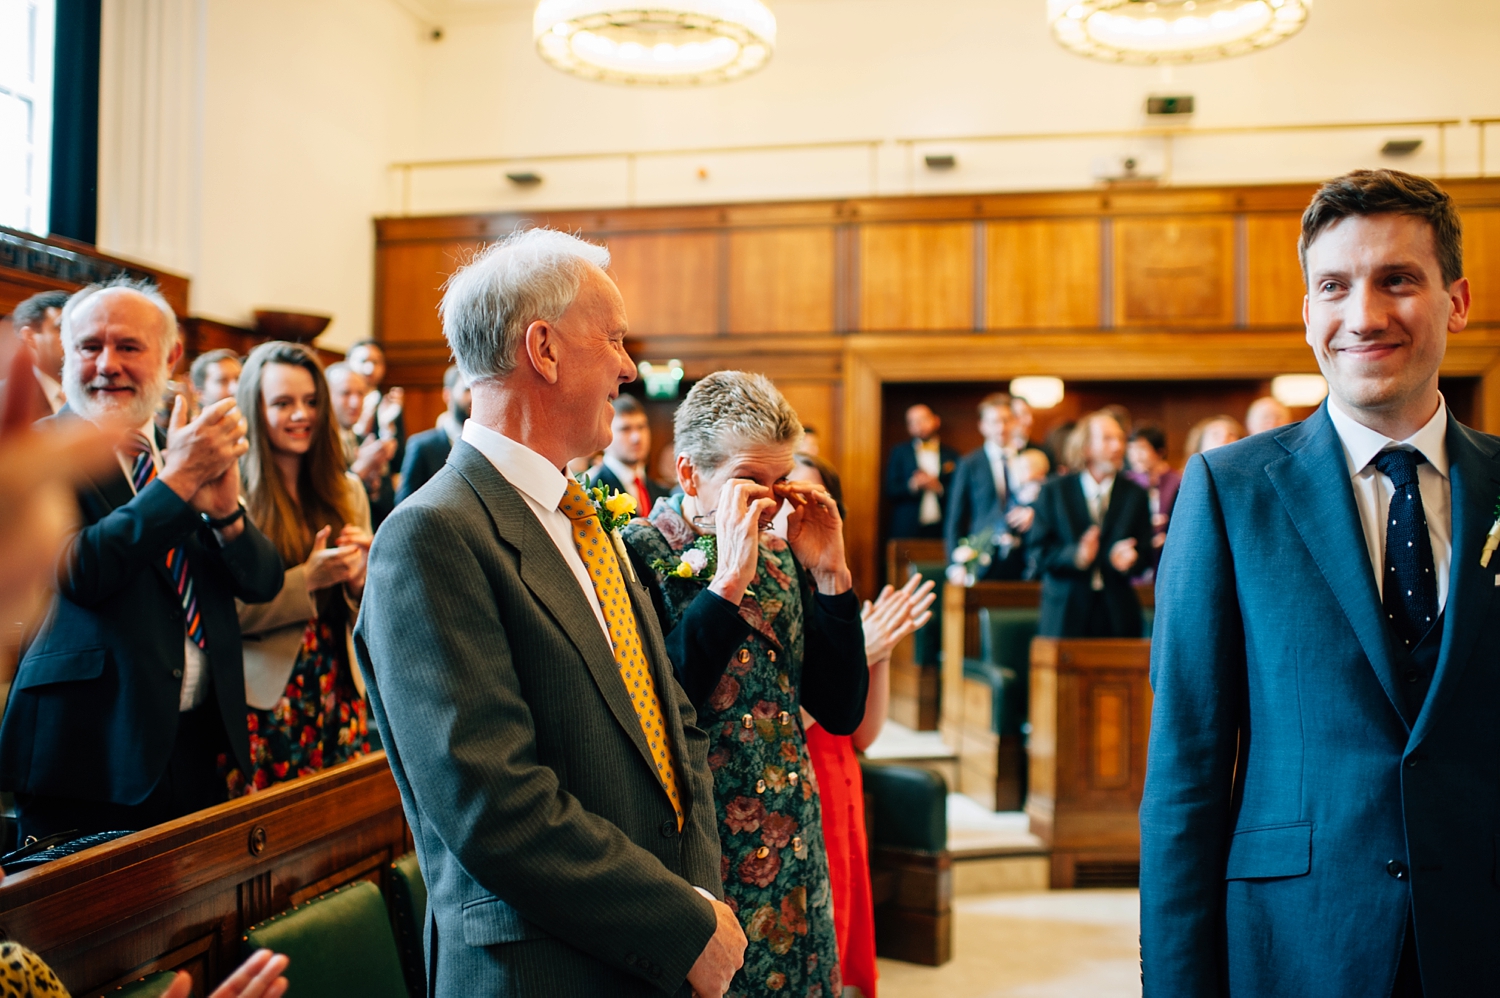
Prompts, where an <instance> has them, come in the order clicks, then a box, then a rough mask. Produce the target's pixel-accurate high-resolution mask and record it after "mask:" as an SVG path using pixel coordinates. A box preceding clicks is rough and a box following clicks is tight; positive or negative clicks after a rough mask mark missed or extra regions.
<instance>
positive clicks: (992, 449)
mask: <svg viewBox="0 0 1500 998" xmlns="http://www.w3.org/2000/svg"><path fill="white" fill-rule="evenodd" d="M984 456H985V457H987V458H989V459H990V463H991V464H993V463H995V462H996V461H1003V460H1005V459H1006V458H1007V457H1009V456H1010V454H1009V453H1008V452H1007V451H1006V449H1005V448H1004V447H1002V446H1000V445H999V444H997V443H995V442H994V441H993V440H986V441H985V442H984Z"/></svg>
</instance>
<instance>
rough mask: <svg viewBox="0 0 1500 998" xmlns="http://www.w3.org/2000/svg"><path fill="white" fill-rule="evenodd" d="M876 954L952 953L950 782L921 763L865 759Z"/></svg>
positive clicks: (937, 960)
mask: <svg viewBox="0 0 1500 998" xmlns="http://www.w3.org/2000/svg"><path fill="white" fill-rule="evenodd" d="M861 769H862V771H863V773H864V782H865V806H866V807H867V808H868V814H867V818H868V821H869V825H870V831H871V841H870V886H871V893H872V898H873V901H874V903H875V951H876V952H877V953H878V954H879V955H881V956H883V957H888V958H890V959H893V960H905V961H907V962H909V963H921V964H926V965H928V966H932V967H936V966H940V965H942V964H944V963H947V962H948V960H949V959H950V958H951V957H952V954H953V915H952V907H953V857H952V854H951V853H949V851H948V784H947V783H946V782H945V781H944V780H943V778H942V777H941V776H939V775H937V774H936V773H934V772H932V771H930V770H926V769H919V768H917V767H915V766H900V765H894V764H892V765H881V764H878V763H868V762H867V763H865V764H863V766H862V767H861Z"/></svg>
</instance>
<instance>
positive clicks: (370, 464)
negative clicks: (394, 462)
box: [349, 437, 396, 489]
mask: <svg viewBox="0 0 1500 998" xmlns="http://www.w3.org/2000/svg"><path fill="white" fill-rule="evenodd" d="M395 456H396V441H394V440H385V439H382V438H381V437H369V438H368V439H366V440H365V442H364V443H362V444H360V445H359V453H358V454H356V455H355V457H354V464H353V465H351V466H350V468H349V470H350V471H352V472H354V474H355V475H357V476H358V477H359V479H360V481H362V482H364V483H365V485H366V486H368V487H369V488H371V489H379V488H380V480H381V479H382V478H384V477H385V473H386V469H388V468H389V467H390V466H391V458H393V457H395Z"/></svg>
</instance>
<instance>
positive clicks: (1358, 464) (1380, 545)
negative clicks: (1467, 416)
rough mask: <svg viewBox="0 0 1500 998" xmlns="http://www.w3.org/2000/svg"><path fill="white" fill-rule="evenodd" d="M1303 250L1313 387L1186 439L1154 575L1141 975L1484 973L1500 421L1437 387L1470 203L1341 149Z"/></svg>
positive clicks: (1420, 988) (1327, 989) (1497, 807)
mask: <svg viewBox="0 0 1500 998" xmlns="http://www.w3.org/2000/svg"><path fill="white" fill-rule="evenodd" d="M1298 249H1299V253H1300V254H1301V257H1302V264H1303V270H1304V276H1305V278H1306V280H1307V288H1308V292H1307V297H1306V298H1305V299H1304V303H1303V319H1304V322H1305V324H1306V327H1307V341H1308V343H1309V345H1310V346H1311V347H1312V348H1313V353H1314V354H1315V355H1316V357H1317V360H1318V365H1319V367H1320V368H1321V370H1322V372H1323V374H1324V376H1325V377H1326V378H1327V380H1328V385H1329V392H1330V395H1329V398H1328V400H1327V402H1326V403H1325V404H1324V405H1323V406H1322V407H1321V408H1319V409H1318V411H1317V412H1316V413H1314V414H1313V416H1312V417H1311V418H1310V419H1308V420H1307V421H1306V422H1303V423H1300V424H1296V425H1293V426H1287V427H1283V428H1281V429H1279V430H1275V431H1272V432H1268V433H1262V434H1258V435H1256V436H1253V437H1251V438H1249V439H1247V440H1245V441H1242V442H1241V443H1238V444H1234V445H1232V446H1229V447H1224V448H1220V449H1218V450H1215V451H1212V452H1210V453H1207V454H1204V455H1201V456H1199V457H1195V458H1194V459H1193V460H1192V462H1191V463H1190V464H1189V466H1188V469H1187V474H1186V476H1185V478H1184V480H1183V484H1182V491H1181V493H1180V494H1179V497H1178V500H1177V506H1176V510H1175V516H1174V517H1173V521H1172V529H1171V532H1170V534H1169V537H1168V541H1167V545H1166V548H1165V552H1164V557H1163V561H1162V565H1161V571H1160V575H1159V578H1158V583H1157V595H1156V606H1157V616H1156V642H1155V647H1154V648H1153V654H1152V663H1151V680H1152V684H1153V686H1154V689H1155V696H1156V700H1155V706H1154V712H1153V715H1152V730H1151V745H1150V757H1149V763H1148V766H1147V774H1146V789H1145V797H1144V799H1143V801H1142V804H1141V955H1142V973H1143V981H1144V989H1145V995H1146V996H1147V998H1161V996H1166V995H1174V996H1175V995H1181V996H1193V998H1201V996H1204V995H1232V996H1272V995H1275V996H1300V995H1308V996H1313V995H1318V996H1322V995H1330V996H1332V995H1339V996H1343V995H1349V996H1361V998H1364V996H1369V998H1374V996H1386V995H1394V996H1412V995H1426V996H1427V998H1449V996H1452V998H1460V996H1464V998H1467V996H1473V995H1496V994H1500V959H1497V958H1496V952H1497V947H1500V866H1497V863H1500V646H1497V637H1496V634H1495V633H1494V625H1495V624H1496V623H1497V622H1500V598H1497V595H1496V594H1497V593H1500V557H1497V558H1495V559H1494V560H1493V561H1489V560H1488V558H1486V557H1485V554H1484V552H1485V542H1486V535H1487V533H1488V532H1489V531H1490V528H1491V524H1492V523H1493V522H1494V520H1495V504H1496V499H1497V497H1500V440H1497V439H1496V438H1495V437H1492V436H1488V435H1486V434H1482V433H1478V432H1476V431H1474V430H1471V429H1469V428H1468V427H1466V426H1463V425H1462V424H1460V423H1459V422H1458V421H1457V420H1456V419H1455V418H1453V416H1452V414H1451V413H1450V412H1449V411H1448V409H1447V406H1446V404H1445V402H1444V400H1443V397H1442V395H1441V394H1440V393H1439V392H1438V368H1439V365H1440V364H1441V362H1442V359H1443V353H1444V350H1445V348H1446V345H1447V339H1448V334H1450V333H1458V332H1460V331H1462V330H1463V329H1464V326H1465V325H1466V323H1467V320H1468V311H1469V285H1468V281H1467V280H1465V279H1464V277H1463V255H1462V238H1461V233H1460V228H1459V219H1458V213H1457V211H1456V209H1455V208H1454V206H1453V203H1452V201H1451V200H1450V199H1449V198H1448V196H1447V195H1446V194H1444V193H1443V192H1442V191H1440V190H1439V189H1438V188H1437V187H1436V186H1434V185H1433V184H1432V183H1430V182H1429V181H1427V180H1425V179H1422V178H1420V177H1414V176H1410V175H1407V174H1402V173H1396V172H1393V171H1388V170H1376V171H1357V172H1355V173H1351V174H1349V175H1347V176H1344V177H1340V178H1338V179H1336V180H1333V181H1331V182H1329V183H1328V184H1326V185H1324V186H1323V187H1322V188H1321V189H1320V190H1319V191H1318V193H1317V194H1316V195H1315V196H1314V198H1313V200H1312V203H1311V205H1310V206H1309V207H1308V209H1307V211H1306V213H1305V214H1304V215H1303V217H1302V237H1301V240H1300V242H1299V244H1298ZM1482 561H1484V562H1487V564H1482Z"/></svg>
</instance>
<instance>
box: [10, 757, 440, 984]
mask: <svg viewBox="0 0 1500 998" xmlns="http://www.w3.org/2000/svg"><path fill="white" fill-rule="evenodd" d="M409 848H410V837H409V836H408V834H407V830H406V821H405V818H404V817H403V815H402V813H401V798H400V796H399V795H398V794H397V792H396V783H395V780H393V779H392V778H391V771H390V767H389V766H388V765H387V764H386V760H385V753H384V752H377V753H375V754H373V755H371V756H369V757H367V758H364V759H358V760H355V761H353V762H350V763H347V764H345V765H342V766H337V767H334V768H333V769H329V770H326V771H324V772H322V773H319V774H318V775H316V776H309V777H305V778H303V779H299V780H294V781H292V782H290V783H284V784H281V785H279V786H276V787H273V788H271V789H270V790H265V791H262V792H261V793H258V794H256V795H255V796H253V797H243V798H240V799H239V800H236V801H230V802H229V803H227V804H220V805H219V806H217V807H213V808H209V809H208V810H205V811H200V812H198V813H196V814H191V815H188V816H186V817H183V818H179V819H177V820H176V821H171V822H167V823H166V824H163V825H158V826H156V827H154V828H149V829H146V830H145V831H142V832H137V833H135V834H133V835H128V836H125V837H124V838H121V839H117V840H115V841H114V842H111V843H108V844H106V845H103V846H97V847H95V848H93V849H88V850H85V851H83V852H80V853H78V854H77V855H74V856H70V857H68V858H67V859H62V860H57V861H55V862H52V863H47V864H45V865H43V866H39V867H35V868H33V869H30V870H25V871H22V872H20V873H17V874H15V875H13V876H10V877H7V878H6V881H5V883H4V884H3V885H0V938H8V939H13V940H15V941H17V942H20V943H22V944H23V945H25V946H28V947H30V948H31V949H33V950H35V951H36V952H37V953H39V954H40V955H41V957H42V959H44V960H46V961H47V963H48V964H49V965H50V966H51V967H52V969H53V970H55V971H56V972H57V975H58V977H60V978H61V979H62V982H63V984H64V985H66V986H67V988H68V989H69V990H70V991H71V992H72V993H73V994H74V995H77V996H79V998H84V996H92V995H99V994H102V993H104V992H106V991H109V990H111V989H113V988H115V987H116V986H118V985H119V984H122V983H124V982H126V981H130V980H134V979H136V978H138V977H141V976H142V975H145V974H150V973H155V972H157V971H160V970H186V971H188V972H189V973H190V974H192V975H193V979H194V990H195V993H196V994H198V995H205V994H208V992H209V991H210V990H212V988H213V986H215V985H217V984H218V982H219V981H220V980H222V979H223V978H224V977H225V976H226V975H227V974H228V973H229V972H230V971H232V970H233V969H234V968H235V967H236V966H238V964H239V962H240V961H241V959H243V953H242V943H241V937H242V935H243V934H244V931H245V929H246V928H248V927H249V926H251V925H253V924H254V923H256V922H259V921H261V920H262V919H265V918H268V917H269V916H271V915H274V914H276V913H277V912H280V911H284V910H285V909H287V908H290V907H291V906H293V905H295V904H301V903H302V902H303V901H306V900H309V899H310V898H313V897H316V896H317V895H319V894H322V893H324V892H326V891H330V890H333V889H334V888H335V887H340V886H342V885H344V884H349V883H353V882H354V881H356V880H372V881H375V882H376V883H377V884H381V885H382V886H384V883H383V882H384V879H385V877H386V876H387V875H388V873H387V871H388V870H389V867H390V864H391V863H392V862H393V861H394V860H396V859H397V858H398V857H400V856H401V855H402V854H404V853H405V852H407V851H408V850H409Z"/></svg>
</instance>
